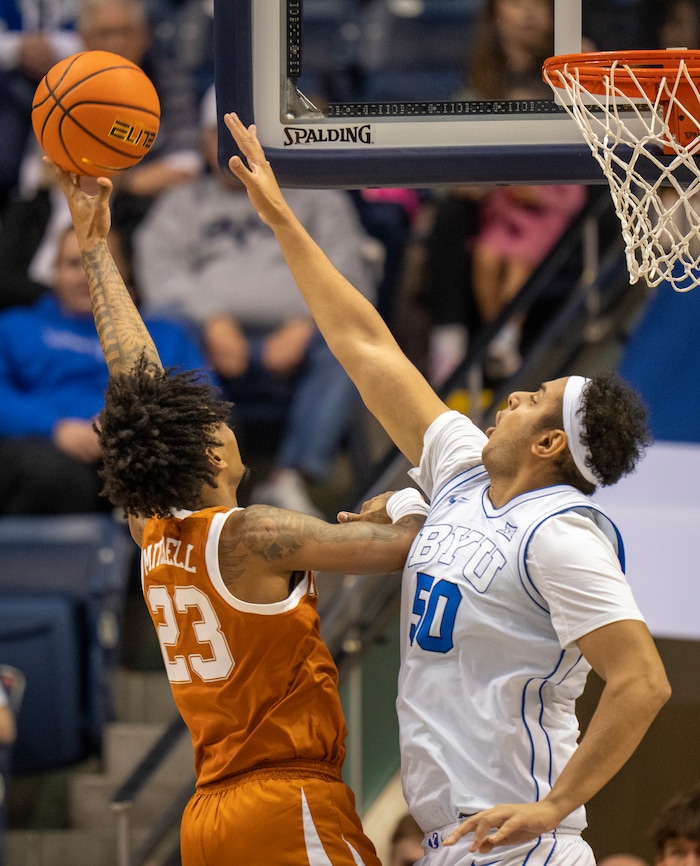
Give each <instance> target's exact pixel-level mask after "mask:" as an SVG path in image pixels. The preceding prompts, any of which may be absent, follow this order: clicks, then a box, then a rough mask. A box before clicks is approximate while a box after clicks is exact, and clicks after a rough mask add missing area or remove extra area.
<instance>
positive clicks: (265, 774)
mask: <svg viewBox="0 0 700 866" xmlns="http://www.w3.org/2000/svg"><path fill="white" fill-rule="evenodd" d="M180 856H181V859H182V866H381V863H380V861H379V858H378V857H377V853H376V851H375V849H374V845H373V844H372V843H371V842H370V840H369V839H368V838H367V837H366V836H365V834H364V832H363V830H362V824H361V823H360V819H359V817H358V815H357V813H356V812H355V797H354V795H353V793H352V791H351V790H350V788H348V786H347V785H346V784H345V783H344V782H343V781H342V780H341V773H340V769H339V768H338V767H334V766H333V765H331V764H324V763H321V762H317V761H289V762H286V763H284V764H276V765H275V766H270V767H265V768H264V769H260V770H252V771H251V772H248V773H241V774H240V775H238V776H233V777H232V778H230V779H226V780H224V781H223V782H215V783H213V784H211V785H204V786H202V787H201V788H198V789H197V791H196V792H195V793H194V794H193V796H192V798H191V800H190V801H189V803H188V804H187V806H186V807H185V811H184V812H183V815H182V823H181V825H180Z"/></svg>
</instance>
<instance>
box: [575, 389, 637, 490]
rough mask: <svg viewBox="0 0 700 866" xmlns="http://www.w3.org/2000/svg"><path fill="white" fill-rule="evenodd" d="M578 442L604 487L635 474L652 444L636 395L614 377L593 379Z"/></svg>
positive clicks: (586, 393) (587, 391)
mask: <svg viewBox="0 0 700 866" xmlns="http://www.w3.org/2000/svg"><path fill="white" fill-rule="evenodd" d="M581 410H582V413H583V433H582V434H581V439H582V440H583V444H584V445H585V446H586V447H587V448H588V450H589V452H590V454H591V460H590V467H591V469H592V470H593V472H594V474H595V476H596V478H598V479H599V481H600V483H601V485H602V486H603V487H607V486H609V485H610V484H615V483H616V482H617V481H619V480H620V478H622V477H623V476H625V475H629V474H630V473H631V472H634V470H635V468H636V466H637V463H638V462H639V460H640V459H641V457H642V456H643V455H644V452H645V451H646V449H647V448H648V447H649V445H651V443H652V435H651V431H650V430H649V427H648V424H647V417H648V412H647V408H646V406H645V405H644V403H643V402H642V399H641V397H640V396H639V394H638V393H637V392H636V391H635V390H634V389H633V388H631V387H630V386H629V385H628V384H627V383H626V382H624V381H623V380H622V379H621V378H620V377H619V376H618V375H617V374H615V373H612V372H610V373H603V374H601V375H599V376H595V377H594V378H593V379H591V381H590V382H589V383H588V384H587V385H586V386H585V388H584V390H583V395H582V400H581Z"/></svg>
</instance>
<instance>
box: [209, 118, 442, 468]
mask: <svg viewBox="0 0 700 866" xmlns="http://www.w3.org/2000/svg"><path fill="white" fill-rule="evenodd" d="M225 121H226V126H227V127H228V129H229V131H230V133H231V135H232V136H233V138H234V139H235V141H236V144H237V145H238V147H239V148H240V150H241V153H243V155H244V156H245V158H246V161H247V166H246V164H245V163H244V162H243V161H242V160H241V159H240V157H238V156H234V157H232V158H231V160H230V162H229V166H230V168H231V171H232V172H233V173H234V174H235V175H236V177H237V178H238V179H239V180H240V181H241V182H242V183H243V184H244V186H245V187H246V189H247V191H248V196H249V198H250V200H251V202H252V204H253V205H254V207H255V208H256V210H257V211H258V214H259V215H260V218H261V219H262V220H263V222H265V223H266V224H267V225H268V226H269V227H270V228H271V229H272V231H273V232H274V233H275V236H276V237H277V241H278V243H279V245H280V248H281V250H282V253H283V254H284V257H285V259H286V260H287V264H288V266H289V269H290V271H291V272H292V276H293V277H294V279H295V281H296V283H297V286H298V287H299V291H300V292H301V294H302V296H303V297H304V300H305V301H306V304H307V306H308V307H309V310H310V311H311V314H312V315H313V317H314V319H315V320H316V324H317V325H318V327H319V330H320V331H321V333H322V334H323V336H324V337H325V340H326V342H327V343H328V346H329V347H330V349H331V351H332V352H333V354H334V355H335V356H336V358H337V359H338V360H339V361H340V363H341V364H342V365H343V367H344V368H345V371H346V372H347V374H348V375H349V376H350V378H351V379H352V380H353V382H354V383H355V385H356V386H357V389H358V391H359V392H360V394H361V396H362V399H363V400H364V402H365V404H366V406H367V407H368V409H369V410H370V412H372V414H373V415H374V416H375V417H376V418H377V419H378V420H379V422H380V423H381V424H382V426H383V427H384V429H385V430H386V431H387V433H388V434H389V436H390V437H391V438H392V439H393V441H394V442H395V443H396V445H397V446H398V447H399V448H400V450H401V451H402V452H403V453H404V454H405V455H406V457H408V459H409V460H410V461H411V462H412V463H413V464H417V463H418V461H419V459H420V455H421V451H422V449H423V434H424V433H425V430H426V428H427V427H428V426H429V425H430V424H431V422H432V421H433V420H434V419H435V418H437V416H438V415H441V414H442V413H443V412H446V411H447V406H445V404H444V403H443V402H442V400H440V398H439V397H438V396H437V394H435V392H434V391H433V389H432V388H431V387H430V385H429V384H428V383H427V382H426V380H425V379H424V378H423V376H422V375H421V374H420V372H419V371H418V370H417V369H416V368H415V367H414V366H413V364H412V363H411V362H410V361H409V360H408V358H407V357H406V356H405V355H404V354H403V352H402V351H401V349H400V348H399V346H398V344H397V343H396V340H395V339H394V337H393V336H392V334H391V332H390V331H389V329H388V328H387V326H386V325H385V323H384V321H383V320H382V318H381V316H380V315H379V313H377V311H376V310H375V309H374V307H373V306H372V305H371V304H370V303H369V301H367V300H366V298H364V297H363V296H362V295H361V294H360V292H359V291H357V289H355V287H354V286H353V285H352V284H351V283H349V282H348V281H347V280H346V279H345V278H344V277H343V276H342V274H340V273H339V272H338V270H337V269H336V268H335V267H334V266H333V265H332V264H331V262H330V260H329V259H328V257H327V256H326V255H325V254H324V252H323V251H322V250H321V249H320V247H319V246H318V245H317V244H316V243H315V241H314V240H313V239H312V238H311V237H310V236H309V234H308V232H307V231H306V230H305V229H304V227H303V226H302V225H301V223H300V222H299V220H298V219H297V218H296V217H295V215H294V213H293V212H292V210H291V208H290V207H289V205H288V204H287V202H286V201H285V199H284V196H283V195H282V192H281V190H280V188H279V185H278V184H277V180H276V179H275V176H274V173H273V171H272V168H271V167H270V164H269V163H268V162H267V160H266V159H265V154H264V152H263V149H262V147H261V145H260V143H259V141H258V138H257V135H256V133H255V127H254V126H251V127H248V128H246V127H245V126H244V125H243V124H242V123H241V121H240V120H239V118H238V116H237V115H236V114H227V115H226V116H225Z"/></svg>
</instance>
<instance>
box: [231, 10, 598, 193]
mask: <svg viewBox="0 0 700 866" xmlns="http://www.w3.org/2000/svg"><path fill="white" fill-rule="evenodd" d="M480 3H481V0H377V2H370V3H363V4H360V3H359V2H357V0H215V7H214V9H215V18H214V22H215V35H214V38H215V51H216V88H217V103H218V111H219V114H220V115H222V114H223V113H224V112H226V111H232V110H235V111H236V112H237V113H238V114H239V115H240V116H241V119H242V120H243V122H244V123H253V122H254V123H255V124H256V126H257V130H258V135H259V137H260V140H261V142H262V144H263V146H264V148H265V151H266V153H267V156H268V158H269V159H270V161H271V163H272V164H273V166H274V168H275V172H276V175H277V177H278V179H279V181H280V183H281V185H282V186H287V187H294V186H298V187H309V188H332V187H336V188H357V187H371V186H383V187H390V186H411V187H429V186H434V185H442V184H457V183H479V184H481V183H526V182H529V183H555V182H556V183H601V176H600V171H599V169H598V168H597V166H596V164H595V161H594V160H593V159H592V158H591V154H590V152H589V150H588V148H587V146H586V145H585V143H584V141H583V140H582V138H581V134H580V132H579V130H578V129H577V127H576V125H575V124H574V123H573V122H572V120H571V119H570V118H569V117H568V115H567V114H566V112H565V111H564V110H563V109H562V108H561V106H560V105H557V104H556V102H554V101H552V100H551V99H547V98H544V99H542V100H540V99H520V100H500V101H497V102H486V101H459V100H455V99H454V98H453V95H454V92H455V89H456V87H455V86H456V85H458V84H459V82H458V81H457V80H455V78H454V69H455V65H454V64H452V66H451V67H448V65H447V63H446V62H443V63H442V64H441V63H440V62H439V61H440V58H442V59H443V60H445V59H448V58H449V56H450V52H451V51H454V50H458V51H460V52H463V53H464V55H465V56H466V52H467V50H468V46H469V39H470V36H471V25H472V24H473V22H474V19H475V16H476V14H477V13H478V9H479V6H480ZM581 3H582V0H554V14H555V35H554V39H555V41H554V53H555V54H564V53H570V52H576V51H580V50H581V39H582V25H581V20H582V9H581ZM358 10H360V11H359V12H358ZM368 10H369V12H368ZM411 27H412V30H411ZM453 46H455V47H453ZM402 52H403V55H404V67H403V68H404V70H405V69H406V68H407V67H408V68H411V69H413V70H414V71H417V72H416V74H414V75H413V78H412V79H410V80H408V79H405V80H404V87H405V88H406V90H404V91H403V92H402V91H401V90H400V81H399V79H398V78H396V80H395V84H396V85H397V86H396V87H393V88H392V85H391V75H392V72H393V73H394V75H395V77H396V76H397V75H398V74H399V73H398V70H399V67H400V64H399V63H397V64H396V68H394V69H392V58H395V57H396V56H397V55H400V54H401V53H402ZM431 52H432V57H431V56H430V55H431ZM407 54H408V55H409V56H408V61H409V62H408V64H407V65H406V55H407ZM411 55H412V57H413V60H414V62H413V63H411V62H410V61H411ZM419 55H420V56H419ZM423 70H425V71H426V72H425V76H424V78H423V79H421V78H420V75H419V74H418V73H420V72H421V71H423ZM331 73H332V74H333V78H334V82H335V85H334V87H335V92H334V93H333V94H332V96H331V99H330V100H329V101H325V102H323V103H320V102H319V101H318V100H317V99H316V92H317V91H318V90H320V87H319V84H320V83H323V81H324V77H325V80H326V81H327V80H328V79H329V78H330V76H331ZM368 73H369V74H368ZM359 75H364V76H365V79H364V82H363V84H364V87H363V88H362V95H361V98H360V99H356V98H354V92H353V91H354V88H353V76H359ZM450 75H452V76H453V77H452V78H450ZM368 77H369V78H370V79H371V80H370V82H369V85H368V81H367V78H368ZM338 82H340V84H339V83H338ZM439 87H443V88H444V91H439V90H438V89H437V88H439ZM355 90H356V88H355ZM397 93H398V94H399V95H398V97H397ZM443 93H444V95H443ZM219 133H220V134H219V159H220V163H221V166H222V168H223V169H224V170H227V168H226V163H227V161H228V158H229V157H230V155H231V154H232V153H233V152H234V150H235V146H234V145H233V142H232V141H231V139H230V136H229V134H228V131H227V130H226V128H225V127H224V126H223V124H222V123H221V124H220V128H219Z"/></svg>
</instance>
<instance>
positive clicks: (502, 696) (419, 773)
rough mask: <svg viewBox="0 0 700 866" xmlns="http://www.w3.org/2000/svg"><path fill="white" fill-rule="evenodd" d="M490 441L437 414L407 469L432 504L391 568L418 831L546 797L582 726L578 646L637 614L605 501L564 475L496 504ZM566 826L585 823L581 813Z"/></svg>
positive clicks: (459, 418)
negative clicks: (405, 553)
mask: <svg viewBox="0 0 700 866" xmlns="http://www.w3.org/2000/svg"><path fill="white" fill-rule="evenodd" d="M486 441H487V440H486V437H485V435H484V434H483V433H482V432H481V431H480V430H479V429H478V428H477V427H475V426H474V424H472V422H471V421H469V419H468V418H466V417H464V416H463V415H460V414H458V413H457V412H447V413H445V414H443V415H441V416H440V417H439V418H438V419H436V420H435V421H434V422H433V424H432V425H431V426H430V428H429V429H428V431H427V432H426V436H425V444H424V450H423V455H422V457H421V463H420V467H419V468H418V469H413V470H411V475H412V476H413V477H414V478H415V480H416V481H417V482H418V483H419V484H420V486H421V487H422V488H423V490H424V491H425V493H426V495H427V496H428V497H429V498H430V499H431V508H430V513H429V514H428V517H427V520H426V522H425V525H424V527H423V529H422V530H421V532H420V533H419V534H418V536H417V537H416V539H415V541H414V543H413V546H412V548H411V552H410V554H409V557H408V560H407V562H406V567H405V570H404V575H403V585H402V607H401V642H402V646H401V659H402V661H401V671H400V675H399V689H398V699H397V712H398V717H399V727H400V732H401V754H402V775H403V786H404V795H405V797H406V800H407V802H408V805H409V808H410V811H411V813H412V814H413V816H414V817H415V818H416V820H417V821H418V823H419V824H420V826H421V827H422V829H423V830H424V832H426V833H428V832H430V831H431V830H435V829H437V828H440V827H444V826H445V825H448V824H453V823H454V822H455V821H459V820H460V818H461V817H463V816H466V815H471V814H473V813H475V812H478V811H480V810H482V809H486V808H488V807H491V806H494V805H496V804H498V803H522V802H533V801H537V800H541V799H542V798H543V797H545V796H546V794H547V793H548V792H549V790H550V788H551V786H552V785H553V783H554V781H555V780H556V779H557V777H558V775H559V773H560V772H561V770H562V768H563V767H564V765H565V764H566V763H567V761H568V760H569V758H570V757H571V755H572V753H573V752H574V750H575V748H576V742H577V739H578V736H579V728H578V722H577V719H576V715H575V707H574V703H575V701H576V699H577V698H578V696H579V695H580V694H581V692H582V691H583V687H584V684H585V681H586V677H587V675H588V672H589V670H590V666H589V665H588V663H587V662H586V660H585V659H584V658H583V656H582V655H581V653H580V651H579V650H578V648H577V646H576V641H577V640H578V639H579V638H580V637H582V636H583V635H586V634H588V633H589V632H591V631H593V630H594V629H597V628H600V627H601V626H603V625H606V624H608V623H612V622H617V621H620V620H627V619H635V620H642V619H643V617H642V615H641V613H640V612H639V608H638V607H637V605H636V603H635V601H634V599H633V597H632V593H631V591H630V588H629V585H628V584H627V581H626V580H625V577H624V574H623V570H622V565H621V563H622V556H623V555H622V543H621V539H620V538H619V535H618V533H617V530H616V528H615V526H614V524H613V523H612V522H611V521H610V519H609V518H608V517H607V516H606V515H605V514H604V513H603V511H602V510H601V509H600V508H599V507H598V506H596V505H595V504H594V503H593V502H592V501H591V500H590V499H589V498H588V497H586V496H584V495H583V494H582V493H580V492H579V491H578V490H576V489H575V488H574V487H570V486H568V485H557V486H552V487H547V488H543V489H539V490H533V491H531V492H529V493H525V494H522V495H521V496H517V497H515V498H514V499H512V500H511V501H510V502H508V503H507V504H506V505H505V506H503V507H502V508H494V506H493V505H492V503H491V501H490V499H489V497H488V489H489V478H488V475H487V474H486V471H485V470H484V467H483V465H482V464H481V450H482V448H483V446H484V443H485V442H486ZM562 826H563V827H568V828H571V829H574V830H580V829H583V827H585V826H586V819H585V811H584V809H583V808H580V809H578V810H576V811H575V812H573V813H572V814H571V815H569V816H568V817H567V818H566V819H565V821H564V822H563V823H562Z"/></svg>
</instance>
